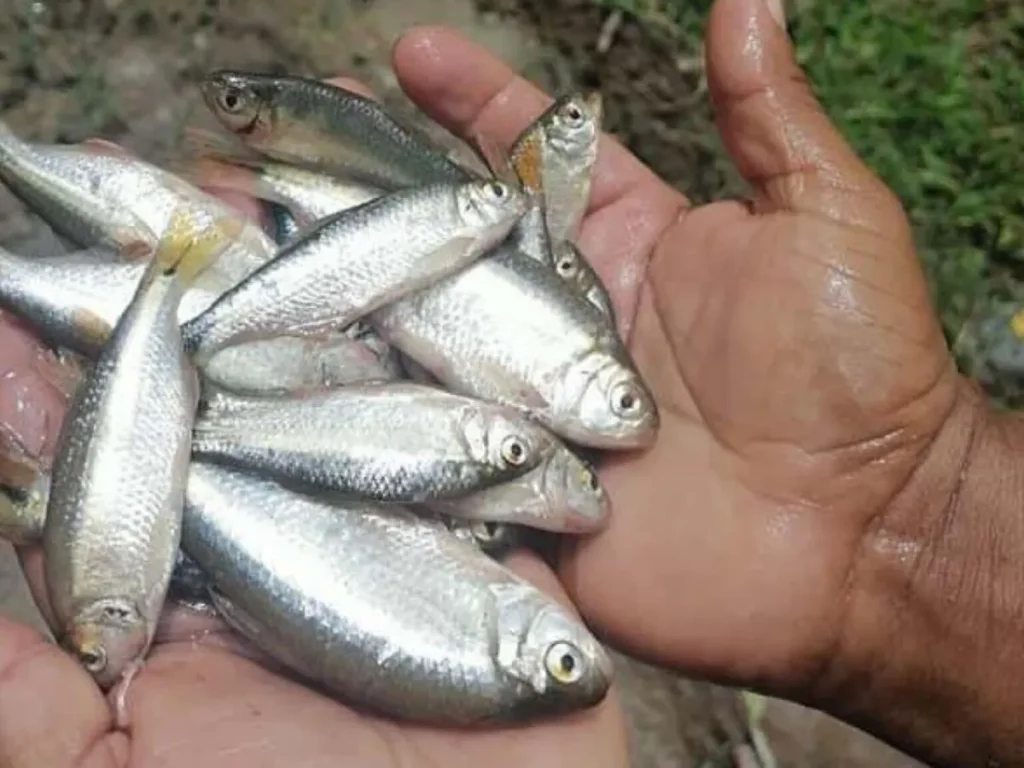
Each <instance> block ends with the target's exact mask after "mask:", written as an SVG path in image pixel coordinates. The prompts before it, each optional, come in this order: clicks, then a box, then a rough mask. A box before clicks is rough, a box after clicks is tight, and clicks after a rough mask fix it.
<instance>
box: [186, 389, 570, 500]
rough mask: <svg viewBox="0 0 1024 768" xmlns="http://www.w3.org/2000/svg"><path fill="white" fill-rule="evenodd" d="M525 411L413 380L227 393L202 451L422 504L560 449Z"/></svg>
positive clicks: (212, 411) (210, 415)
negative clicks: (282, 393) (294, 393)
mask: <svg viewBox="0 0 1024 768" xmlns="http://www.w3.org/2000/svg"><path fill="white" fill-rule="evenodd" d="M555 447H556V441H555V438H554V436H553V435H551V434H550V433H549V432H548V431H547V430H545V429H543V428H542V427H541V426H540V425H537V424H535V423H533V422H532V421H530V420H529V419H527V418H525V417H524V416H523V415H522V414H520V413H519V412H517V411H515V410H513V409H509V408H504V407H502V406H498V405H494V404H492V403H485V402H481V401H478V400H474V399H472V398H467V397H461V396H459V395H453V394H451V393H449V392H446V391H444V390H441V389H436V388H434V387H428V386H425V385H422V384H415V383H412V382H393V383H385V384H357V385H352V386H348V387H343V388H341V389H336V390H332V391H330V392H319V393H313V394H309V395H303V396H300V397H289V398H247V397H239V396H234V395H229V394H225V393H220V394H218V395H217V396H215V397H213V398H211V400H210V401H209V403H208V404H207V405H206V406H204V408H203V409H201V413H200V415H199V417H198V418H197V419H196V423H195V432H194V437H193V455H195V456H196V457H199V458H203V459H207V460H214V461H217V462H220V463H225V464H229V465H231V466H234V467H237V468H240V469H243V470H245V471H248V472H254V473H258V474H263V475H267V476H270V477H274V478H276V479H277V480H278V481H281V482H284V483H286V484H289V485H296V484H297V485H301V486H302V487H303V489H323V490H328V491H334V492H336V493H338V494H341V495H343V496H346V497H348V498H357V499H368V500H373V501H380V502H404V503H414V502H420V501H425V500H428V499H437V498H453V497H458V496H463V495H466V494H468V493H472V492H473V491H478V490H481V489H483V488H485V487H488V486H490V485H494V484H496V483H499V482H503V481H506V480H509V479H513V478H516V477H518V476H519V475H521V474H523V473H524V472H527V471H529V470H530V469H532V468H533V467H535V466H537V465H538V464H539V463H540V462H541V461H543V460H544V459H545V458H546V457H547V456H548V455H549V454H550V453H551V452H552V451H554V450H555Z"/></svg>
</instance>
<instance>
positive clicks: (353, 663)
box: [182, 462, 613, 726]
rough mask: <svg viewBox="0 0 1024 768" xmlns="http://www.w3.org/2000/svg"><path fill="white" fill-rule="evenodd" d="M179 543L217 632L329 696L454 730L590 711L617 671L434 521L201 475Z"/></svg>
mask: <svg viewBox="0 0 1024 768" xmlns="http://www.w3.org/2000/svg"><path fill="white" fill-rule="evenodd" d="M187 508H188V511H187V513H186V515H185V524H184V530H183V535H182V546H183V548H184V549H185V551H186V552H187V553H188V554H189V556H191V557H192V558H193V559H194V560H195V561H196V562H197V563H198V564H199V566H200V567H201V568H202V569H203V570H204V571H205V572H206V573H207V574H209V576H210V578H211V580H212V582H213V583H214V591H213V593H212V594H213V596H214V601H215V604H216V605H217V608H218V610H219V611H220V613H221V615H222V616H223V617H224V619H225V620H226V621H227V622H228V623H229V624H231V625H232V626H233V627H235V629H237V630H238V631H239V632H240V633H241V634H242V635H243V636H245V637H247V638H248V639H249V640H250V641H251V642H253V643H254V644H255V645H257V646H258V647H259V648H260V649H262V650H263V651H264V652H266V653H268V654H269V655H271V656H273V657H274V658H276V659H277V660H278V661H279V662H281V663H282V664H285V665H286V666H288V667H290V668H291V669H293V670H294V671H296V672H297V673H299V674H301V675H303V676H305V677H306V678H308V679H310V680H312V681H315V682H316V683H318V684H319V685H320V686H321V687H323V688H324V689H326V690H328V691H330V692H332V693H333V694H334V695H335V696H337V697H339V698H341V699H342V700H345V701H348V702H350V703H353V704H356V705H359V706H361V707H363V708H364V709H369V710H371V711H375V712H377V713H379V714H383V715H387V716H390V717H393V718H399V719H405V720H414V721H419V722H430V723H434V724H439V725H449V726H451V725H461V724H467V725H468V724H473V723H487V722H507V721H522V720H529V719H533V718H537V717H541V716H545V715H554V714H558V713H566V712H570V711H577V710H581V709H586V708H589V707H591V706H594V705H596V704H597V703H599V702H600V701H601V700H602V699H603V698H604V697H605V695H606V694H607V691H608V688H609V686H610V682H611V679H612V675H613V669H612V665H611V662H610V659H609V657H608V655H607V654H606V652H605V651H604V650H603V649H602V647H601V646H600V644H599V643H598V642H597V641H596V639H595V638H594V637H593V636H592V635H591V634H590V633H589V632H588V631H587V629H586V627H585V626H584V625H583V624H582V623H581V622H579V621H578V620H577V619H575V618H574V617H572V616H570V615H569V614H568V613H567V612H566V611H565V610H564V609H563V608H561V607H560V606H559V605H558V604H557V603H555V602H554V601H553V600H552V599H551V598H549V597H547V596H546V595H545V594H544V593H542V592H540V591H539V590H538V589H536V588H535V587H533V586H532V585H530V584H529V583H527V582H525V581H524V580H522V579H520V578H519V577H517V576H515V575H514V574H512V573H511V572H510V571H508V570H506V569H505V568H503V567H502V566H501V565H499V564H498V563H496V562H494V561H493V560H491V559H490V558H488V557H487V556H486V555H484V554H483V553H482V552H480V551H479V549H478V548H476V547H474V546H471V545H469V544H467V543H466V542H464V541H460V540H459V539H458V537H456V536H454V535H453V534H452V533H451V532H450V531H448V530H447V529H446V528H445V526H444V525H443V524H442V523H441V522H440V521H437V520H431V519H429V518H425V517H420V516H417V515H416V514H414V513H412V512H410V511H408V510H406V509H403V508H396V507H381V506H374V505H369V504H357V503H349V504H334V505H332V504H328V503H326V502H324V501H320V500H317V499H314V498H312V497H308V496H304V495H301V494H296V493H293V492H290V491H288V490H286V489H284V488H283V487H281V486H279V485H276V484H274V483H273V482H271V481H269V480H264V479H258V478H256V477H253V476H251V475H246V474H243V473H239V472H235V471H231V470H228V469H226V468H223V467H217V466H214V465H210V464H207V463H205V462H194V463H193V465H192V469H191V472H190V475H189V482H188V492H187Z"/></svg>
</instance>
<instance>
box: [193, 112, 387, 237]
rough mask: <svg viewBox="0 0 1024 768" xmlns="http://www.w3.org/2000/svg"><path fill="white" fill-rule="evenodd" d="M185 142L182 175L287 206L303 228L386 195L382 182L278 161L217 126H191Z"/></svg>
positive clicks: (211, 185) (217, 187)
mask: <svg viewBox="0 0 1024 768" xmlns="http://www.w3.org/2000/svg"><path fill="white" fill-rule="evenodd" d="M185 141H186V152H187V158H188V159H186V160H184V161H182V162H180V163H179V165H178V166H177V167H176V168H175V171H176V173H178V175H180V176H182V177H183V178H186V179H189V180H190V181H193V182H194V183H199V184H202V185H203V186H204V187H205V188H213V189H227V190H231V191H234V192H241V193H243V194H246V195H248V196H250V197H254V198H257V199H260V200H264V201H267V202H271V203H276V204H278V205H281V206H283V207H285V208H287V209H288V212H289V213H290V214H291V215H292V216H293V217H294V219H295V223H296V225H297V227H298V228H299V229H301V228H305V227H310V226H312V225H313V224H314V223H315V222H316V221H317V220H319V219H322V218H324V217H325V216H330V215H331V214H333V213H338V212H340V211H345V210H348V209H349V208H355V207H357V206H359V205H362V204H363V203H368V202H370V201H371V200H376V199H377V198H378V197H383V196H384V194H385V190H383V189H380V188H378V187H373V186H370V185H367V184H363V183H360V182H357V181H351V180H346V179H339V178H337V177H335V176H329V175H327V174H325V173H318V172H316V171H311V170H308V169H306V168H301V167H298V166H294V165H289V164H287V163H280V162H274V161H273V160H270V159H268V158H266V157H264V156H262V155H260V154H257V153H253V152H250V151H247V150H246V148H245V147H244V146H239V145H238V144H237V142H232V141H231V140H230V139H226V138H224V137H223V136H221V135H219V134H215V133H213V132H211V131H204V130H202V129H199V128H189V129H187V130H186V140H185ZM293 234H297V231H296V233H293Z"/></svg>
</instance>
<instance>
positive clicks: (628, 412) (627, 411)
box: [611, 383, 642, 417]
mask: <svg viewBox="0 0 1024 768" xmlns="http://www.w3.org/2000/svg"><path fill="white" fill-rule="evenodd" d="M641 402H642V401H641V398H640V394H639V393H638V392H637V390H636V387H634V386H633V385H632V384H628V383H622V384H619V385H618V386H616V387H615V388H614V389H613V390H612V394H611V406H612V410H613V411H614V412H615V414H616V415H617V416H622V417H630V416H636V415H637V414H638V412H639V411H640V407H641Z"/></svg>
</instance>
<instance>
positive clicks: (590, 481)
mask: <svg viewBox="0 0 1024 768" xmlns="http://www.w3.org/2000/svg"><path fill="white" fill-rule="evenodd" d="M429 506H430V508H431V509H432V510H433V511H435V512H439V513H442V514H444V515H447V516H449V517H452V518H455V519H460V520H475V521H480V522H486V523H512V524H516V525H525V526H529V527H531V528H537V529H540V530H546V531H552V532H553V533H572V534H588V533H596V532H597V531H600V530H602V529H603V528H605V527H606V526H607V524H608V513H609V500H608V496H607V495H606V494H605V492H604V489H603V488H602V487H601V482H600V480H598V478H597V475H596V474H595V473H594V471H593V470H592V469H591V468H590V467H588V466H587V465H586V464H585V463H584V462H583V461H581V460H580V459H579V458H577V457H576V455H575V454H574V453H573V452H572V451H571V450H569V448H567V447H565V446H559V447H558V449H557V450H555V451H553V452H552V453H551V454H550V455H549V456H548V458H547V459H545V460H544V461H543V462H542V463H541V464H539V465H538V466H537V467H535V468H534V469H531V470H530V471H529V472H527V473H526V474H524V475H522V476H521V477H518V478H516V479H514V480H509V481H507V482H504V483H501V484H500V485H495V486H492V487H490V488H486V489H484V490H482V491H478V492H476V493H474V494H471V495H469V496H465V497H463V498H459V499H454V500H451V501H445V500H437V501H433V502H431V503H430V504H429Z"/></svg>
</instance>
